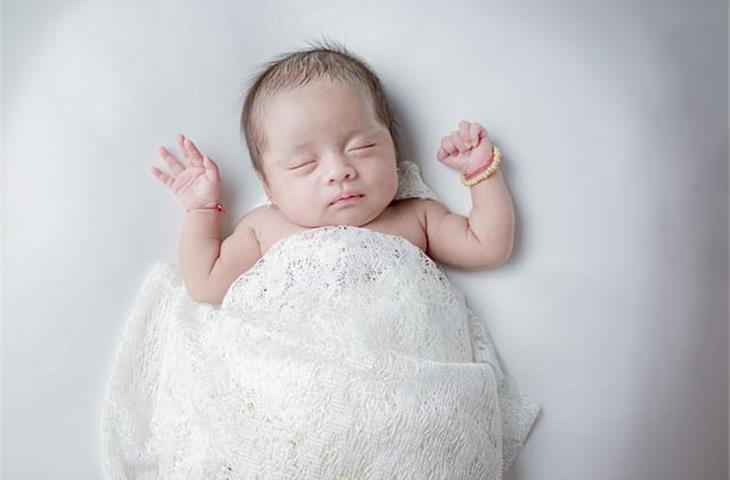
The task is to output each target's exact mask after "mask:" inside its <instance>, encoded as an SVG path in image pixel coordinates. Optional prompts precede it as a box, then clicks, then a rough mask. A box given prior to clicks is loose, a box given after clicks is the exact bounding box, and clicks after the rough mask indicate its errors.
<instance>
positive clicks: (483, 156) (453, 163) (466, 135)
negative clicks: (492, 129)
mask: <svg viewBox="0 0 730 480" xmlns="http://www.w3.org/2000/svg"><path fill="white" fill-rule="evenodd" d="M492 154H493V149H492V143H491V142H490V141H489V138H488V135H487V131H486V130H485V129H484V127H482V126H481V125H479V124H478V123H475V122H471V123H470V122H467V121H465V120H462V121H461V122H459V130H455V131H453V132H451V133H450V134H449V135H446V136H444V137H443V138H442V139H441V148H440V149H439V151H438V153H437V154H436V158H437V159H438V160H439V161H440V162H441V163H443V164H445V165H447V166H449V167H451V168H454V169H456V170H459V171H460V172H462V173H466V172H468V171H469V170H472V169H473V168H474V167H476V166H477V165H482V164H483V163H485V162H487V161H491V160H490V159H491V158H492Z"/></svg>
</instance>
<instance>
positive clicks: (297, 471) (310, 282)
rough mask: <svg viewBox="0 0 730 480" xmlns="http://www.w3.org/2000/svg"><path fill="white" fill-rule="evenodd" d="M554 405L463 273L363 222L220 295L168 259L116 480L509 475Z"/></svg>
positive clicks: (113, 447)
mask: <svg viewBox="0 0 730 480" xmlns="http://www.w3.org/2000/svg"><path fill="white" fill-rule="evenodd" d="M539 410H540V406H539V405H538V404H537V403H535V402H534V401H532V400H530V399H529V398H527V397H525V396H524V395H522V394H521V393H520V392H519V390H518V389H517V388H516V386H515V385H514V383H513V382H512V381H511V380H510V378H509V376H508V375H505V373H504V372H503V371H502V369H501V368H500V364H499V361H498V359H497V355H496V352H495V350H494V347H493V344H492V341H491V338H490V336H489V334H488V332H487V330H486V329H485V328H484V325H483V324H482V322H481V321H480V320H479V319H478V318H477V317H475V316H474V315H473V313H472V312H471V310H470V309H469V308H468V306H467V304H466V302H465V299H464V296H463V294H461V293H460V292H459V290H458V289H456V288H455V287H454V285H453V284H452V282H451V281H450V280H449V278H448V276H447V275H446V272H445V271H444V270H443V269H442V268H441V267H440V266H439V265H437V264H436V263H434V262H433V261H432V260H431V259H430V258H429V257H428V256H427V255H425V254H424V253H423V252H422V251H421V250H420V249H419V248H418V247H416V246H415V245H413V244H411V243H410V242H409V241H408V240H406V239H404V238H402V237H399V236H393V235H388V234H384V233H379V232H375V231H373V230H369V229H365V228H360V227H352V226H328V227H319V228H315V229H311V230H307V231H303V232H300V233H297V234H294V235H293V236H290V237H287V238H284V239H282V240H280V241H279V242H277V243H276V244H274V245H273V246H272V247H271V248H270V249H269V251H268V252H267V253H266V255H265V256H264V257H263V258H261V259H260V260H259V261H258V262H257V263H256V264H255V265H254V266H253V267H252V268H251V269H250V270H249V271H247V272H245V273H244V274H242V275H241V276H240V277H239V278H238V279H237V280H236V281H235V282H234V283H233V284H232V285H231V287H230V288H229V290H228V292H227V293H226V296H225V298H224V300H223V302H222V304H221V305H220V307H216V306H213V305H210V304H200V303H196V302H194V301H193V300H191V299H190V298H189V296H188V295H187V293H186V290H185V288H184V285H183V283H182V279H181V277H180V272H179V269H178V268H177V267H176V266H173V265H168V264H162V263H158V264H157V265H155V267H154V268H153V270H152V271H151V272H150V274H149V276H148V277H147V279H146V281H145V283H144V285H143V287H142V291H141V292H140V294H139V296H138V298H137V300H136V303H135V306H134V309H133V311H132V314H131V315H130V317H129V320H128V323H127V325H126V327H125V332H124V336H123V339H122V343H121V345H120V347H119V350H118V352H117V356H116V360H115V364H114V370H113V374H112V376H111V378H110V380H109V383H108V386H107V392H106V396H105V399H104V409H103V412H102V425H101V426H102V460H103V467H104V471H105V473H106V475H107V478H109V479H115V480H116V479H158V480H159V479H229V480H233V479H241V480H242V479H265V480H275V479H294V478H296V479H322V480H324V479H333V480H334V479H398V480H405V479H419V480H422V479H446V478H448V479H479V480H484V479H500V478H502V475H503V474H504V472H506V470H507V469H508V468H509V466H510V464H511V463H512V461H513V459H514V457H515V456H516V455H517V453H518V450H519V449H520V448H521V446H522V444H523V442H524V441H525V439H526V437H527V435H528V433H529V431H530V429H531V427H532V425H533V422H534V421H535V419H536V417H537V415H538V413H539Z"/></svg>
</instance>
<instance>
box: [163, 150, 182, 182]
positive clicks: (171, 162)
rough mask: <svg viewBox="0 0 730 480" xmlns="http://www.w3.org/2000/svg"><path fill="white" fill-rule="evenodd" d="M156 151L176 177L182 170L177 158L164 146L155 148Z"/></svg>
mask: <svg viewBox="0 0 730 480" xmlns="http://www.w3.org/2000/svg"><path fill="white" fill-rule="evenodd" d="M157 153H158V155H160V156H161V157H162V159H163V160H164V161H165V163H166V164H167V166H168V167H170V171H171V172H172V176H173V177H177V176H178V175H179V174H180V172H182V171H183V168H182V167H181V166H180V164H179V163H178V161H177V159H176V158H175V157H173V156H172V154H171V153H170V152H168V151H167V149H166V148H165V147H159V148H158V149H157Z"/></svg>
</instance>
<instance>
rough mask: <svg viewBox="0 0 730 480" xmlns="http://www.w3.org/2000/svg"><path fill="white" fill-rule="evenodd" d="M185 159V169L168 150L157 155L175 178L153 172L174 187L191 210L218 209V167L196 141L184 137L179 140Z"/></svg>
mask: <svg viewBox="0 0 730 480" xmlns="http://www.w3.org/2000/svg"><path fill="white" fill-rule="evenodd" d="M177 141H178V144H179V145H180V150H182V152H183V156H184V158H185V165H186V166H185V168H183V167H182V166H180V163H178V161H177V160H176V159H175V157H173V156H172V154H171V153H170V152H169V151H168V150H167V149H166V148H165V147H162V146H160V147H159V148H158V149H157V153H158V154H159V155H160V156H161V157H162V159H163V160H165V162H166V163H167V166H168V167H170V170H171V171H172V175H168V174H166V173H165V172H163V171H162V170H160V169H159V168H157V167H155V166H152V167H151V168H150V171H151V172H152V174H153V175H154V176H155V177H157V178H158V179H159V180H160V181H161V182H162V183H164V184H165V185H167V186H168V187H170V189H171V190H172V191H173V192H175V195H176V196H177V198H178V199H180V202H182V204H183V205H184V206H185V207H186V208H187V209H188V210H192V209H194V208H209V207H214V206H215V205H216V204H217V203H218V202H219V201H220V179H219V176H218V167H217V166H216V164H215V163H213V160H211V159H210V158H209V157H208V156H206V155H202V154H201V153H200V151H199V150H198V147H196V146H195V144H194V143H193V141H192V140H190V139H189V138H185V136H184V135H183V134H182V133H180V134H178V136H177Z"/></svg>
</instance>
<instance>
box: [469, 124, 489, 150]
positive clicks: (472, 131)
mask: <svg viewBox="0 0 730 480" xmlns="http://www.w3.org/2000/svg"><path fill="white" fill-rule="evenodd" d="M486 133H487V131H486V130H485V129H484V127H482V126H481V125H479V124H478V123H476V122H472V124H471V126H470V127H469V137H470V138H472V139H473V140H474V146H476V145H479V142H480V141H481V139H482V137H485V136H486Z"/></svg>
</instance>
